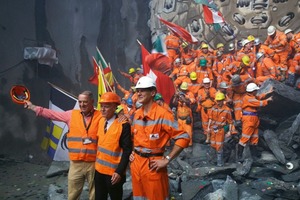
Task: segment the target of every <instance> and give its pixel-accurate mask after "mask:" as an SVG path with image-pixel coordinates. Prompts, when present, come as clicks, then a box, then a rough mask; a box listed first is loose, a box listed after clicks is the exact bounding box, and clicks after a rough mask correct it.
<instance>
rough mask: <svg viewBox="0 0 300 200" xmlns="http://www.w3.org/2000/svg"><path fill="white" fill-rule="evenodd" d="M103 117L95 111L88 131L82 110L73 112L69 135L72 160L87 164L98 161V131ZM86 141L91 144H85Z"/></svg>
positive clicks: (88, 124)
mask: <svg viewBox="0 0 300 200" xmlns="http://www.w3.org/2000/svg"><path fill="white" fill-rule="evenodd" d="M101 116H102V115H101V113H100V111H98V110H95V111H94V114H93V117H92V118H91V122H90V123H87V124H86V126H87V127H88V130H87V129H86V127H85V125H84V122H83V120H84V119H83V116H82V114H81V112H80V110H73V111H72V115H71V121H70V130H69V133H68V135H67V136H68V148H69V157H70V160H73V161H76V160H77V161H78V160H81V161H87V162H92V161H95V160H96V152H97V130H98V123H99V119H100V118H101ZM84 141H90V142H87V144H84Z"/></svg>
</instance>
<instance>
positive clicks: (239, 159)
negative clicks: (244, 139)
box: [236, 144, 244, 162]
mask: <svg viewBox="0 0 300 200" xmlns="http://www.w3.org/2000/svg"><path fill="white" fill-rule="evenodd" d="M236 151H237V152H236V155H237V159H236V161H237V162H242V161H243V152H244V147H243V146H242V145H240V144H238V145H237V149H236Z"/></svg>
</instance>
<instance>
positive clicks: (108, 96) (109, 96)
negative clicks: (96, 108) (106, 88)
mask: <svg viewBox="0 0 300 200" xmlns="http://www.w3.org/2000/svg"><path fill="white" fill-rule="evenodd" d="M99 103H116V104H120V103H121V100H120V97H119V96H118V95H117V94H116V93H114V92H106V93H104V94H102V95H101V97H100V101H99Z"/></svg>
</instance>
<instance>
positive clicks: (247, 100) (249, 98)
mask: <svg viewBox="0 0 300 200" xmlns="http://www.w3.org/2000/svg"><path fill="white" fill-rule="evenodd" d="M258 89H259V87H258V86H257V85H256V84H255V83H249V84H248V85H247V87H246V92H247V93H246V94H245V96H244V97H243V104H242V113H243V116H242V136H241V138H240V140H239V145H238V152H237V154H238V161H242V159H243V158H242V155H243V150H244V147H245V146H246V145H247V144H250V150H251V153H252V154H253V153H257V149H256V147H257V144H258V140H259V138H258V137H259V136H258V126H259V118H258V113H257V111H258V108H260V107H262V106H266V105H267V104H268V102H269V101H271V100H272V97H269V98H267V99H265V100H259V99H258V97H257V96H256V94H257V90H258ZM272 91H273V90H272V89H271V90H270V91H269V92H267V93H266V94H268V93H271V92H272ZM266 94H264V97H265V95H266ZM262 98H263V97H260V99H262Z"/></svg>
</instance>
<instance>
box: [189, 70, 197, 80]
mask: <svg viewBox="0 0 300 200" xmlns="http://www.w3.org/2000/svg"><path fill="white" fill-rule="evenodd" d="M190 79H191V80H193V81H194V80H197V73H196V72H191V73H190Z"/></svg>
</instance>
